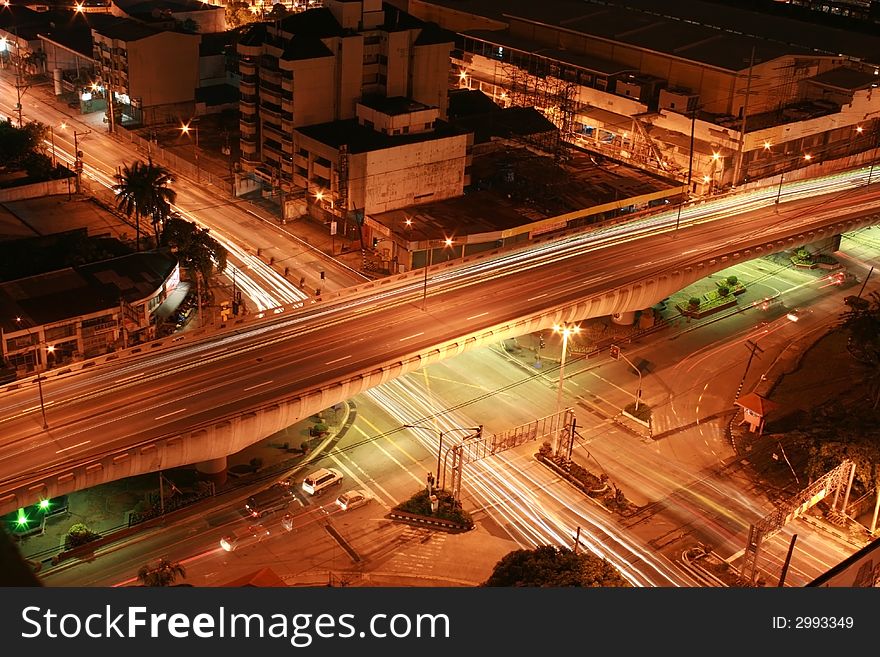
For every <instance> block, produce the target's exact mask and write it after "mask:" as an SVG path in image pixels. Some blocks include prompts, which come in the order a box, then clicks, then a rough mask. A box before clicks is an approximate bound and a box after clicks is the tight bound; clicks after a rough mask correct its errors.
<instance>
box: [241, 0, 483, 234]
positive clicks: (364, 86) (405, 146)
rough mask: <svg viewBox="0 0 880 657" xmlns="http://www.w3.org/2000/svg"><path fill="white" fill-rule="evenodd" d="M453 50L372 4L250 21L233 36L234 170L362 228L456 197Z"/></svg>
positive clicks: (447, 40) (353, 0) (448, 42)
mask: <svg viewBox="0 0 880 657" xmlns="http://www.w3.org/2000/svg"><path fill="white" fill-rule="evenodd" d="M452 46H453V37H452V35H451V34H450V33H448V32H445V31H442V30H439V29H437V28H436V26H434V25H430V24H426V23H422V22H421V21H417V20H415V19H413V18H412V17H410V16H408V15H407V14H404V13H402V12H400V11H399V10H397V9H396V8H394V7H391V6H390V5H385V6H383V5H382V3H381V0H325V3H324V7H321V8H316V9H310V10H308V11H305V12H302V13H298V14H294V15H291V16H288V17H286V18H284V19H282V20H280V21H277V22H276V23H260V24H256V25H254V26H252V27H251V28H250V29H249V31H248V32H247V33H246V34H244V35H243V36H242V38H241V39H240V40H239V43H238V54H239V71H240V73H241V81H240V91H241V97H240V109H241V150H242V166H243V169H244V170H245V171H249V172H252V173H253V174H255V175H256V176H258V177H260V178H262V179H263V180H264V181H266V182H271V183H272V184H273V185H279V183H280V186H281V187H282V189H285V190H287V191H292V190H299V191H305V192H308V194H307V198H308V199H309V200H310V201H311V202H312V203H310V206H309V207H310V211H311V212H313V214H317V215H318V216H325V217H326V213H329V214H330V215H335V216H337V217H339V218H342V219H343V220H346V221H347V219H348V218H349V215H350V214H351V213H355V214H356V215H357V216H358V218H359V221H358V223H360V224H361V225H363V223H364V222H363V218H364V215H369V213H370V212H381V211H384V210H387V209H391V208H392V207H402V206H403V205H407V204H411V203H412V202H413V200H414V199H415V200H418V199H419V198H423V199H426V200H436V199H438V198H446V197H448V196H454V195H459V194H461V193H462V192H463V187H464V183H465V176H466V173H465V169H466V164H467V162H466V161H467V157H468V155H467V142H468V140H467V136H466V135H465V134H464V133H462V132H460V131H456V130H454V129H452V128H451V127H450V126H448V124H446V123H445V121H444V119H445V118H446V108H447V90H448V76H449V53H450V51H451V50H452ZM401 163H407V165H408V166H406V167H401V166H400V165H401ZM315 200H317V201H318V203H313V202H314V201H315Z"/></svg>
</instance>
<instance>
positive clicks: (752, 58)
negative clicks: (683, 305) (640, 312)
mask: <svg viewBox="0 0 880 657" xmlns="http://www.w3.org/2000/svg"><path fill="white" fill-rule="evenodd" d="M395 4H398V5H401V6H406V7H407V8H408V9H409V10H410V11H413V12H414V13H415V14H416V15H417V16H418V17H419V18H425V19H427V18H431V19H434V20H438V21H439V22H440V23H441V25H442V26H444V27H450V28H451V27H452V26H458V28H459V30H460V32H459V35H458V39H457V42H456V46H457V47H456V50H455V51H454V52H453V63H454V67H455V69H456V71H457V73H458V75H457V76H456V78H455V80H456V82H455V85H456V86H458V87H463V88H469V89H479V90H481V91H483V92H485V93H486V94H488V95H489V96H491V97H492V98H494V99H495V100H496V101H497V102H499V103H500V104H503V105H508V106H509V105H518V106H534V107H536V108H538V109H539V110H541V111H542V112H543V113H544V114H545V115H546V116H547V117H548V118H550V119H551V120H552V121H553V122H554V123H555V124H556V125H557V126H559V128H560V130H561V132H562V134H563V136H564V138H566V139H567V140H568V141H569V142H570V143H572V144H576V145H577V146H580V147H582V148H585V149H588V150H591V151H594V152H597V153H600V154H603V155H606V156H608V157H612V158H614V159H617V160H620V161H623V162H627V163H630V164H633V165H635V166H639V167H641V168H645V169H648V170H651V171H653V172H655V173H659V174H661V175H664V176H666V177H668V178H673V179H676V180H679V181H681V182H685V181H690V182H691V185H692V189H691V191H692V192H695V193H708V192H711V191H713V190H716V189H718V188H722V187H726V186H729V185H737V184H741V183H745V182H749V181H751V180H754V179H756V178H760V177H765V176H769V175H776V174H780V173H785V172H789V171H792V170H794V169H803V168H806V167H811V168H812V169H813V171H815V172H817V173H818V172H819V170H818V169H817V166H818V165H819V164H820V163H829V165H828V167H826V169H828V170H830V169H831V168H837V167H840V168H844V167H850V166H854V165H856V164H859V163H862V162H866V161H867V160H868V159H870V158H871V157H872V155H871V153H872V150H873V149H874V148H875V147H876V145H877V138H878V125H877V124H878V117H880V94H877V93H876V85H877V82H878V81H880V77H875V76H878V74H880V70H878V67H877V66H876V65H874V64H873V63H872V62H873V61H874V60H876V59H877V57H876V53H877V52H880V40H877V39H876V38H875V37H870V36H866V35H859V36H858V37H856V36H853V37H852V38H851V40H852V42H853V44H854V45H853V47H852V49H851V51H850V52H849V53H847V52H840V51H833V52H829V49H830V48H831V47H835V48H840V49H841V50H843V49H844V46H845V44H841V43H840V42H841V38H842V37H841V35H839V34H837V33H835V32H834V31H829V30H823V28H821V27H819V26H810V29H809V30H808V29H807V28H806V27H804V29H803V30H802V31H801V32H802V33H798V32H797V26H798V25H799V24H797V23H794V22H791V23H792V24H789V23H786V24H785V25H782V24H775V23H772V21H768V25H767V26H752V25H748V24H746V23H745V22H744V21H743V19H742V17H741V16H740V15H739V14H738V13H737V11H736V10H732V9H728V8H720V7H717V6H714V5H713V6H712V7H714V9H713V10H712V12H710V9H712V8H711V7H710V8H708V9H707V8H706V6H705V5H707V3H695V4H694V5H693V6H691V5H688V9H687V11H685V10H683V9H675V8H672V7H667V8H665V9H664V6H665V5H664V6H661V5H662V3H658V2H652V0H638V1H633V2H627V3H623V2H621V3H616V2H613V1H610V2H589V1H587V2H584V3H564V2H554V1H553V0H550V1H549V2H547V3H545V4H544V5H541V6H540V7H538V6H534V5H532V4H530V3H526V2H520V1H519V0H513V1H512V2H511V3H510V5H509V6H508V7H507V8H506V9H505V11H504V13H503V15H502V14H501V13H500V12H498V11H497V6H496V5H493V4H492V3H491V2H488V0H474V2H472V3H470V4H468V5H467V7H465V6H463V5H461V3H453V2H452V1H451V0H433V1H429V0H410V1H409V2H402V1H401V2H396V3H395ZM574 4H577V6H574ZM453 5H454V6H453ZM678 11H682V12H684V14H688V15H691V18H690V19H688V20H685V19H686V18H687V17H686V16H684V15H678V14H675V13H674V12H678ZM707 12H708V14H707V16H705V17H704V16H703V14H706V13H707ZM469 15H470V16H471V17H472V18H471V19H470V20H468V18H467V17H468V16H469ZM710 17H714V19H715V20H714V21H709V18H710ZM738 21H739V22H741V23H743V24H742V25H739V27H737V26H738ZM487 22H489V23H491V22H495V23H496V24H500V25H502V26H503V27H497V26H496V27H494V28H491V29H485V27H484V25H485V24H486V23H487ZM719 25H721V26H723V27H719ZM785 29H788V30H789V31H791V30H795V31H794V32H790V33H791V34H796V37H795V36H792V37H791V38H786V39H784V40H783V39H782V38H781V37H780V36H779V34H783V35H784V33H785ZM872 44H873V45H872ZM873 46H876V47H873ZM872 53H874V55H873V56H874V60H871V59H869V58H868V57H870V56H871V54H872Z"/></svg>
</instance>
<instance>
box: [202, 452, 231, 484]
mask: <svg viewBox="0 0 880 657" xmlns="http://www.w3.org/2000/svg"><path fill="white" fill-rule="evenodd" d="M196 472H198V473H199V476H200V477H201V478H202V479H207V480H208V481H212V482H214V485H215V486H221V485H223V484H225V483H226V457H225V456H221V457H220V458H219V459H211V460H210V461H202V462H200V463H196Z"/></svg>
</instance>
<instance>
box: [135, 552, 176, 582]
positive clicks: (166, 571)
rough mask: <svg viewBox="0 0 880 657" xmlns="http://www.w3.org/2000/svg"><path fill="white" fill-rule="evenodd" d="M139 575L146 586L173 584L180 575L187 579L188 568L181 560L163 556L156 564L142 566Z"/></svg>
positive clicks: (139, 578)
mask: <svg viewBox="0 0 880 657" xmlns="http://www.w3.org/2000/svg"><path fill="white" fill-rule="evenodd" d="M137 576H138V580H139V581H140V582H141V583H142V584H143V585H144V586H171V585H172V584H174V582H175V581H176V580H177V578H178V577H180V578H181V579H186V569H185V568H184V567H183V565H182V564H181V563H180V562H179V561H168V559H164V558H163V559H159V561H158V562H156V564H155V565H152V566H151V565H150V564H145V565H144V566H142V567H141V569H140V570H139V571H138V575H137Z"/></svg>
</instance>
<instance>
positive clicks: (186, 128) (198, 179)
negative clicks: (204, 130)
mask: <svg viewBox="0 0 880 657" xmlns="http://www.w3.org/2000/svg"><path fill="white" fill-rule="evenodd" d="M195 122H196V119H190V120H189V121H188V122H186V123H184V124H183V125H182V126H180V132H181V134H183V135H188V134H189V133H190V132H194V133H195V140H194V141H193V153H194V154H195V157H196V182H201V180H202V169H201V167H200V166H199V129H198V128H196V127H195V126H193V125H191V124H193V123H195Z"/></svg>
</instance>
